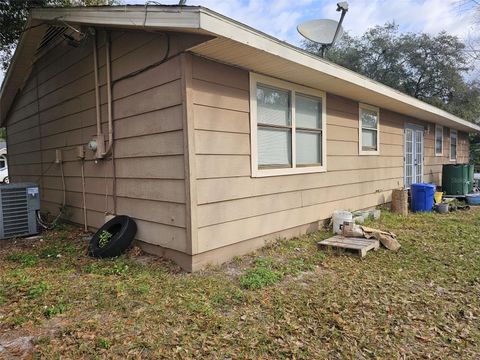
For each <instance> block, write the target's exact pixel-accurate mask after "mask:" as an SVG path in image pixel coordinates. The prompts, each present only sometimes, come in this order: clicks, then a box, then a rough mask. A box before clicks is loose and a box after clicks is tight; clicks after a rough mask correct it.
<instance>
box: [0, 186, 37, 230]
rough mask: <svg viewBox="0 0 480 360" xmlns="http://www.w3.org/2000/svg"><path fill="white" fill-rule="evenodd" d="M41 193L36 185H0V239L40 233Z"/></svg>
mask: <svg viewBox="0 0 480 360" xmlns="http://www.w3.org/2000/svg"><path fill="white" fill-rule="evenodd" d="M38 210H40V191H39V188H38V185H36V184H34V183H12V184H5V185H0V239H8V238H12V237H21V236H29V235H34V234H37V233H38V227H37V217H36V213H37V211H38Z"/></svg>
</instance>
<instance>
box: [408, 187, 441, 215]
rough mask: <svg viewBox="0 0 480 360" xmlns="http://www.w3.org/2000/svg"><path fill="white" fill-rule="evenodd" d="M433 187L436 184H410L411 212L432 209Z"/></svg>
mask: <svg viewBox="0 0 480 360" xmlns="http://www.w3.org/2000/svg"><path fill="white" fill-rule="evenodd" d="M435 188H436V186H435V185H432V184H412V185H411V186H410V193H411V196H412V203H411V210H412V212H419V211H432V208H433V195H434V194H435Z"/></svg>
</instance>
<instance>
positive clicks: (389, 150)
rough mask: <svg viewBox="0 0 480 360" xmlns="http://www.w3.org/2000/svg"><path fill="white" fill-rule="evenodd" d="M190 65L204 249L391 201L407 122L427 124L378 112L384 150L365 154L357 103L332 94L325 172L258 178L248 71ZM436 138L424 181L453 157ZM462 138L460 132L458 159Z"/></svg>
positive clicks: (428, 142)
mask: <svg viewBox="0 0 480 360" xmlns="http://www.w3.org/2000/svg"><path fill="white" fill-rule="evenodd" d="M192 68H193V71H192V74H193V75H192V76H193V95H192V97H193V103H194V105H193V106H194V124H195V164H196V173H197V185H196V186H197V199H196V200H197V224H198V253H203V252H209V251H212V250H214V249H218V248H221V247H225V246H229V245H232V244H236V243H239V242H243V241H247V240H251V239H254V238H258V237H261V236H267V235H269V234H272V233H278V232H281V231H285V230H287V229H291V228H296V227H299V226H302V225H305V224H309V223H313V222H315V221H318V220H320V219H325V218H328V217H330V216H331V214H332V212H333V210H335V209H341V208H343V209H350V210H355V209H361V208H368V207H372V206H375V205H378V204H382V203H385V202H389V201H390V196H391V190H392V189H395V188H399V187H402V186H403V181H404V180H403V176H404V156H403V147H404V145H403V143H404V126H405V123H407V122H412V123H421V124H423V123H422V122H419V121H417V120H416V119H412V118H409V117H407V116H403V115H401V114H396V113H393V112H391V111H388V110H384V109H380V155H379V156H359V155H358V151H359V150H358V137H359V135H358V134H359V133H358V126H359V118H358V116H359V115H358V114H359V112H358V103H357V102H355V101H352V100H349V99H346V98H343V97H340V96H336V95H333V94H328V95H327V172H326V173H314V174H300V175H288V176H273V177H263V178H252V177H251V170H250V135H249V133H250V124H249V73H248V71H246V70H243V69H239V68H235V67H231V66H227V65H223V64H219V63H216V62H213V61H210V60H207V59H203V58H199V57H193V64H192ZM319 90H321V89H319ZM430 126H431V129H434V126H433V124H431V125H430ZM445 136H446V137H448V135H447V134H446V135H445ZM433 137H434V130H431V131H430V133H428V134H427V135H426V136H425V174H426V175H428V176H425V177H426V179H425V180H428V179H427V177H430V173H431V172H433V174H434V176H433V178H435V176H436V175H438V171H439V170H438V169H440V171H441V165H434V163H433V162H434V161H435V162H438V164H441V163H444V162H448V159H447V156H449V151H445V152H444V153H445V157H444V158H441V159H439V158H435V157H434V156H432V154H433ZM464 139H465V137H464V136H463V135H462V136H461V135H460V134H459V161H460V159H461V158H462V157H463V156H464V154H466V151H465V145H464V144H463V143H462V141H464ZM445 146H446V149H449V148H447V146H448V144H447V142H446V143H445ZM460 148H461V149H462V150H460ZM460 154H461V155H460ZM433 155H434V154H433ZM257 243H258V242H257ZM247 248H248V247H247Z"/></svg>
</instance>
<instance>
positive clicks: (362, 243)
mask: <svg viewBox="0 0 480 360" xmlns="http://www.w3.org/2000/svg"><path fill="white" fill-rule="evenodd" d="M317 247H318V249H319V250H324V249H332V250H335V251H341V252H346V253H350V254H352V255H356V256H359V257H364V256H365V255H367V251H369V250H378V249H379V248H380V242H379V241H378V240H375V239H365V238H356V237H344V236H342V235H335V236H334V237H331V238H329V239H325V240H322V241H319V242H318V243H317Z"/></svg>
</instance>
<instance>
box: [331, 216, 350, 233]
mask: <svg viewBox="0 0 480 360" xmlns="http://www.w3.org/2000/svg"><path fill="white" fill-rule="evenodd" d="M352 220H353V217H352V213H351V212H349V211H344V210H335V211H334V212H333V217H332V221H333V232H334V233H335V234H341V233H342V228H341V225H343V222H344V221H352Z"/></svg>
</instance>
